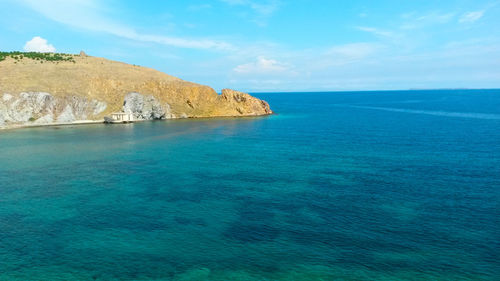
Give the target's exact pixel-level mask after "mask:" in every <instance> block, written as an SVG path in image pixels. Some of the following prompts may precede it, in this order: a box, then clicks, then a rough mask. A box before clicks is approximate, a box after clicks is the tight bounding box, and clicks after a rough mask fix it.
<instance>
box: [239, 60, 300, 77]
mask: <svg viewBox="0 0 500 281" xmlns="http://www.w3.org/2000/svg"><path fill="white" fill-rule="evenodd" d="M289 70H290V66H289V65H287V64H284V63H280V62H278V61H276V60H273V59H266V58H265V57H258V58H257V60H256V61H255V62H250V63H245V64H241V65H238V66H237V67H235V68H234V69H233V71H234V72H236V73H240V74H271V73H283V72H286V71H289Z"/></svg>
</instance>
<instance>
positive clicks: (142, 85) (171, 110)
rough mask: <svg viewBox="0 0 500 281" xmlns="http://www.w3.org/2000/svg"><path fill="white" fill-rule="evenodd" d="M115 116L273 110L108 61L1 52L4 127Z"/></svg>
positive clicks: (0, 94)
mask: <svg viewBox="0 0 500 281" xmlns="http://www.w3.org/2000/svg"><path fill="white" fill-rule="evenodd" d="M114 112H125V113H131V114H133V116H134V119H135V120H152V119H171V118H198V117H223V116H258V115H268V114H272V111H271V109H270V108H269V105H268V104H267V103H266V102H265V101H262V100H259V99H257V98H254V97H252V96H250V95H248V94H246V93H242V92H238V91H233V90H229V89H224V90H222V94H220V95H219V94H217V93H216V92H215V91H214V90H213V89H212V88H210V87H208V86H204V85H199V84H196V83H191V82H187V81H184V80H181V79H179V78H176V77H173V76H170V75H167V74H165V73H162V72H159V71H157V70H154V69H150V68H146V67H141V66H136V65H130V64H126V63H122V62H117V61H111V60H107V59H104V58H98V57H92V56H87V55H86V54H85V53H84V52H81V53H80V54H79V55H69V54H53V53H20V52H12V53H1V52H0V126H4V127H6V126H9V125H18V126H19V125H42V124H59V123H72V122H77V121H80V120H93V121H100V120H103V119H104V118H105V117H106V116H110V115H111V114H112V113H114Z"/></svg>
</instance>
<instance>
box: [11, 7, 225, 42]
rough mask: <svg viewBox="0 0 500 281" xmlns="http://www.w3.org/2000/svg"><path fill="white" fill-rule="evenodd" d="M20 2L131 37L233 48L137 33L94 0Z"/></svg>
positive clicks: (87, 26) (60, 18)
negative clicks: (112, 17)
mask: <svg viewBox="0 0 500 281" xmlns="http://www.w3.org/2000/svg"><path fill="white" fill-rule="evenodd" d="M20 2H21V3H23V4H24V5H26V6H28V7H29V8H31V9H33V10H35V11H36V12H38V13H40V14H42V15H44V16H45V17H47V18H49V19H51V20H53V21H56V22H59V23H62V24H65V25H68V26H72V27H76V28H79V29H85V30H91V31H96V32H103V33H108V34H111V35H114V36H118V37H122V38H126V39H130V40H134V41H140V42H149V43H157V44H162V45H166V46H173V47H179V48H192V49H218V50H230V49H233V48H234V47H233V46H232V45H231V44H229V43H226V42H223V41H218V40H212V39H204V38H198V39H196V38H195V39H192V38H182V37H173V36H164V35H158V34H140V33H139V32H137V31H136V30H134V29H133V28H132V27H129V26H127V25H126V24H121V23H118V22H115V21H113V20H110V19H108V18H106V17H105V15H104V12H103V10H105V9H106V7H103V6H102V4H101V2H100V1H97V0H20Z"/></svg>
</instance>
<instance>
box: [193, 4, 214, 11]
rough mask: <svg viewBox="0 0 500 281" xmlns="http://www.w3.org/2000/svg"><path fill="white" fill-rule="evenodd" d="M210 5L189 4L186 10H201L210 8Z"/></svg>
mask: <svg viewBox="0 0 500 281" xmlns="http://www.w3.org/2000/svg"><path fill="white" fill-rule="evenodd" d="M211 8H212V5H210V4H199V5H189V6H188V7H187V10H188V11H201V10H207V9H211Z"/></svg>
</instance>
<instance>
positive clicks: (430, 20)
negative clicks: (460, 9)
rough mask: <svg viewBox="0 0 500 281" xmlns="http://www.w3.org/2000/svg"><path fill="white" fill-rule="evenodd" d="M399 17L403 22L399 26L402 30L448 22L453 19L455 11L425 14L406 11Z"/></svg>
mask: <svg viewBox="0 0 500 281" xmlns="http://www.w3.org/2000/svg"><path fill="white" fill-rule="evenodd" d="M401 18H403V19H404V20H405V22H404V23H402V24H401V26H400V28H401V29H403V30H408V29H418V28H425V27H429V26H433V25H439V24H446V23H449V22H451V21H452V20H453V18H455V13H453V12H446V13H442V12H437V11H433V12H428V13H425V14H419V13H407V14H403V15H401Z"/></svg>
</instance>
